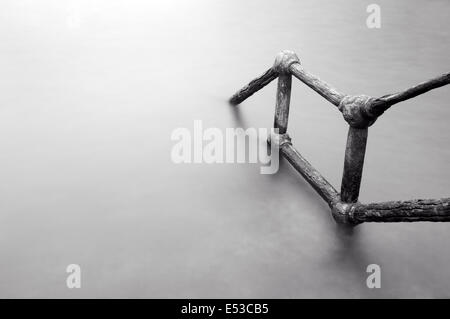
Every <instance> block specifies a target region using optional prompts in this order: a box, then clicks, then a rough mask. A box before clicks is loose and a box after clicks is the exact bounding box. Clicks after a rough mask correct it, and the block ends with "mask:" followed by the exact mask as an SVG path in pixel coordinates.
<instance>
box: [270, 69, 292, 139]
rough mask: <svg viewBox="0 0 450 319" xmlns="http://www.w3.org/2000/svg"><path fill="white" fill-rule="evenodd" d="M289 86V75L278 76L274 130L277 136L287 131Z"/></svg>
mask: <svg viewBox="0 0 450 319" xmlns="http://www.w3.org/2000/svg"><path fill="white" fill-rule="evenodd" d="M291 85H292V76H291V75H290V74H280V75H279V76H278V88H277V100H276V106H275V119H274V128H276V129H278V133H279V134H284V133H286V131H287V126H288V117H289V103H290V100H291Z"/></svg>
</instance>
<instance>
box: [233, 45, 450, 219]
mask: <svg viewBox="0 0 450 319" xmlns="http://www.w3.org/2000/svg"><path fill="white" fill-rule="evenodd" d="M292 76H294V77H296V78H297V79H299V80H300V81H301V82H303V83H304V84H306V85H307V86H309V87H310V88H311V89H313V90H314V91H316V92H317V93H318V94H320V95H321V96H322V97H323V98H325V99H326V100H328V101H329V102H330V103H332V104H333V105H335V106H337V107H338V109H339V111H340V112H341V113H342V115H343V117H344V120H345V121H346V122H347V123H348V125H349V130H348V136H347V145H346V149H345V158H344V171H343V174H342V183H341V192H340V193H338V192H337V191H336V189H335V188H334V187H333V186H332V185H331V184H330V183H329V182H328V181H327V180H326V179H325V178H324V177H323V176H322V175H321V174H320V173H319V172H318V171H317V170H316V169H315V168H314V167H313V166H312V165H311V164H310V163H309V162H308V161H307V160H306V159H305V158H304V157H303V156H302V155H301V154H300V153H299V152H298V151H297V150H296V149H295V148H294V146H293V145H292V143H291V138H290V137H289V135H288V134H287V126H288V118H289V105H290V97H291V85H292ZM277 77H278V85H277V95H276V106H275V119H274V128H277V129H278V133H277V134H272V136H271V137H270V138H269V141H268V142H269V143H275V144H276V145H277V146H278V147H279V149H280V154H281V155H282V156H284V157H285V158H286V159H287V160H288V161H289V163H290V164H291V165H292V166H293V167H294V168H295V169H296V170H297V171H298V172H299V173H300V174H301V175H302V176H303V178H304V179H305V180H306V181H307V182H308V183H309V184H310V185H311V186H312V187H313V188H314V190H315V191H316V192H317V193H318V194H319V195H320V196H321V197H322V199H323V200H325V202H327V204H328V205H329V206H330V208H331V212H332V216H333V217H334V219H335V220H336V221H337V222H338V223H345V224H351V225H356V224H360V223H363V222H415V221H431V222H442V221H450V198H442V199H416V200H409V201H392V202H384V203H371V204H362V203H360V202H358V197H359V190H360V185H361V178H362V172H363V166H364V156H365V151H366V144H367V136H368V128H369V126H371V125H373V124H374V123H375V121H376V120H377V118H378V117H379V116H380V115H382V114H383V113H384V111H386V110H387V109H388V108H389V107H391V106H392V105H394V104H396V103H399V102H402V101H405V100H407V99H411V98H413V97H416V96H418V95H420V94H423V93H426V92H428V91H430V90H433V89H436V88H439V87H442V86H444V85H447V84H450V73H446V74H443V75H441V76H438V77H436V78H434V79H431V80H429V81H426V82H423V83H420V84H418V85H416V86H413V87H411V88H409V89H407V90H404V91H402V92H399V93H394V94H388V95H384V96H382V97H379V98H374V97H371V96H367V95H345V94H342V93H340V92H338V91H337V90H336V89H334V88H333V87H331V86H330V85H329V84H327V83H326V82H324V81H322V80H321V79H319V78H318V77H316V76H314V75H312V74H310V73H308V72H307V71H306V70H304V69H303V67H302V66H301V64H300V61H299V59H298V57H297V55H296V54H295V53H294V52H291V51H282V52H280V53H279V54H278V55H277V57H276V59H275V63H274V65H273V66H272V67H271V68H270V69H269V70H267V71H266V72H265V73H264V74H263V75H261V76H260V77H258V78H256V79H254V80H253V81H251V82H250V83H249V84H248V85H246V86H245V87H243V88H242V89H241V90H239V91H238V92H237V93H236V94H234V95H233V96H232V97H231V99H230V103H231V104H232V105H238V104H240V103H242V102H243V101H244V100H245V99H247V98H248V97H250V96H251V95H252V94H254V93H255V92H257V91H259V90H260V89H262V88H263V87H264V86H266V85H267V84H269V83H270V82H271V81H273V80H274V79H276V78H277Z"/></svg>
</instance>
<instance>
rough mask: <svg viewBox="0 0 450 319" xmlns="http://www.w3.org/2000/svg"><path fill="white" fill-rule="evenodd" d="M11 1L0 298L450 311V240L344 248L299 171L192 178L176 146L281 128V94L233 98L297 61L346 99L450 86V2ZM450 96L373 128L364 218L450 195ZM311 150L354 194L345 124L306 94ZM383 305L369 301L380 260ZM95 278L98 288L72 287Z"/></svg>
mask: <svg viewBox="0 0 450 319" xmlns="http://www.w3.org/2000/svg"><path fill="white" fill-rule="evenodd" d="M372 2H373V1H360V0H358V1H357V0H352V1H348V0H346V1H343V0H340V1H336V0H320V1H317V0H315V1H313V0H305V1H294V0H281V1H274V0H264V1H260V0H245V1H237V0H226V1H225V0H213V1H211V0H209V1H207V0H193V1H182V0H179V1H171V0H169V1H167V0H164V1H163V0H161V1H137V0H131V1H124V0H97V1H66V0H54V1H49V0H42V1H31V0H29V1H24V0H3V1H1V3H0V149H1V152H0V177H1V178H0V297H3V298H10V297H25V298H28V297H41V298H49V297H60V298H79V297H87V298H91V297H120V298H122V297H124V298H131V297H137V298H144V297H145V298H155V297H158V298H169V297H170V298H219V297H221V298H232V297H234V298H301V297H327V298H335V297H344V298H347V297H348V298H359V297H368V298H379V297H386V298H391V297H425V298H428V297H447V298H448V297H450V267H448V265H449V262H450V245H448V242H449V241H450V224H448V223H436V224H432V223H413V224H364V225H361V226H358V227H357V228H355V229H354V231H353V233H347V232H343V231H342V230H340V228H338V227H337V226H336V224H335V222H334V221H333V220H332V218H331V215H330V213H329V209H328V207H327V206H326V204H324V203H323V202H322V200H321V199H320V198H319V196H318V195H317V194H316V193H315V192H314V191H313V190H312V189H311V187H310V186H309V185H308V184H307V183H306V182H305V181H304V180H303V179H302V178H301V177H300V176H299V175H298V174H297V173H296V172H295V171H294V170H293V169H292V168H291V167H290V165H289V164H288V163H287V162H286V161H282V163H281V168H280V171H279V173H278V174H276V175H272V176H271V175H261V174H259V165H244V164H239V165H237V164H235V165H233V164H222V165H219V164H210V165H208V164H196V165H194V164H192V165H188V164H178V165H177V164H174V163H173V162H172V161H171V158H170V151H171V148H172V146H173V145H174V142H172V141H171V140H170V135H171V132H172V131H173V130H174V129H176V128H178V127H186V128H189V129H193V124H194V120H202V121H203V124H204V126H205V127H218V128H227V127H244V128H247V127H256V128H260V127H270V126H271V125H272V123H273V113H274V102H275V87H276V84H275V83H272V84H270V85H269V86H268V87H267V88H265V89H264V90H262V91H261V92H259V93H257V94H255V95H254V96H253V97H251V98H250V99H249V100H248V101H246V102H245V103H243V104H242V105H241V106H240V107H239V108H237V109H234V108H232V107H230V106H229V105H228V104H227V99H228V98H229V97H230V95H231V94H233V93H234V92H235V91H236V90H237V89H239V88H240V87H241V86H242V85H244V84H246V83H247V82H248V81H249V80H251V79H252V78H254V77H255V76H257V75H259V74H261V73H262V72H263V71H265V70H266V69H267V68H268V67H270V66H271V65H272V63H273V60H274V58H275V55H276V54H277V53H278V52H279V51H281V50H283V49H291V50H293V51H295V52H297V54H298V56H299V58H300V60H301V61H302V64H303V65H304V67H305V68H306V69H307V70H308V71H309V72H311V73H313V74H315V75H317V76H319V77H321V78H323V79H324V80H325V81H327V82H329V83H331V84H332V85H333V86H335V87H336V88H337V89H339V90H340V91H342V92H343V93H349V94H360V93H365V94H369V95H373V96H379V95H384V94H387V93H392V92H395V91H397V90H401V89H404V88H406V87H409V86H411V85H414V84H417V83H419V82H422V81H424V80H427V79H429V78H431V77H434V76H436V75H439V74H441V73H444V72H448V71H449V67H450V55H449V53H448V52H449V49H450V41H449V40H450V30H449V28H448V21H450V2H448V1H445V0H432V1H426V0H415V1H406V0H402V1H377V2H376V3H378V4H379V5H380V6H381V19H382V27H381V29H368V28H367V26H366V18H367V16H368V14H367V13H366V7H367V5H369V4H370V3H372ZM449 98H450V88H449V87H445V88H441V89H438V90H434V91H432V92H429V93H427V94H425V95H422V96H420V97H417V98H415V99H413V100H410V101H407V102H403V103H401V104H399V105H396V106H394V107H392V109H390V110H389V111H387V112H386V113H385V115H383V117H382V118H380V119H379V120H378V121H377V123H375V125H374V126H373V127H371V128H370V130H369V139H368V148H367V153H366V163H365V167H364V174H363V181H362V188H361V197H360V200H361V201H362V202H373V201H387V200H400V199H412V198H439V197H448V196H449V195H450V169H449V168H450V166H449V163H450V149H449V145H450V126H449V119H450V107H449V103H448V101H449ZM291 103H292V104H291V114H290V122H289V133H290V135H291V137H292V138H293V143H294V145H295V146H296V147H297V148H298V149H299V150H300V151H301V152H302V154H304V156H305V157H306V158H307V159H308V160H309V161H310V162H311V163H312V164H313V165H314V166H315V167H317V168H318V169H319V170H320V172H321V173H322V174H323V175H324V176H325V177H326V178H327V179H328V180H329V181H330V182H331V183H332V184H333V185H334V186H335V187H336V188H338V189H339V187H340V179H341V174H342V167H343V158H344V148H345V139H346V130H347V127H346V124H345V122H344V121H343V119H342V117H341V115H340V113H339V112H338V111H337V110H336V108H335V107H334V106H332V105H331V104H329V103H328V102H327V101H325V100H324V99H323V98H321V97H320V96H319V95H317V94H316V93H315V92H313V91H312V90H310V89H309V88H307V87H306V86H305V85H303V84H302V83H300V82H298V81H297V80H295V79H294V82H293V92H292V99H291ZM371 263H376V264H379V265H380V266H381V271H382V286H381V289H374V290H370V289H368V288H367V287H366V277H367V273H366V272H365V270H366V267H367V265H368V264H371ZM69 264H79V265H80V266H81V269H82V288H81V289H72V290H69V289H68V288H67V287H66V276H67V274H66V272H65V269H66V266H67V265H69Z"/></svg>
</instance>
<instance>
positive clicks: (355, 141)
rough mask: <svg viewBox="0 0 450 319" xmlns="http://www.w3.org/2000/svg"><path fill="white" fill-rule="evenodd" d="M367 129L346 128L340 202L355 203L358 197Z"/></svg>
mask: <svg viewBox="0 0 450 319" xmlns="http://www.w3.org/2000/svg"><path fill="white" fill-rule="evenodd" d="M367 134H368V128H367V127H366V128H363V129H358V128H354V127H351V126H350V127H349V128H348V135H347V146H346V148H345V159H344V172H343V174H342V183H341V201H342V202H344V203H355V202H356V201H357V200H358V197H359V188H360V186H361V177H362V172H363V166H364V155H365V153H366V144H367Z"/></svg>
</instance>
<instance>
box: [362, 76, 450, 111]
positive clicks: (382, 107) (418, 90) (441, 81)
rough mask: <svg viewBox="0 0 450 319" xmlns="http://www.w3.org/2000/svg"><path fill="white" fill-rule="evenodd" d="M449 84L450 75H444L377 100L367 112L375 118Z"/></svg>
mask: <svg viewBox="0 0 450 319" xmlns="http://www.w3.org/2000/svg"><path fill="white" fill-rule="evenodd" d="M447 84H450V73H445V74H442V75H440V76H438V77H435V78H434V79H431V80H428V81H425V82H422V83H420V84H418V85H416V86H413V87H411V88H409V89H406V90H404V91H402V92H399V93H394V94H388V95H384V96H382V97H379V98H375V99H374V100H373V101H372V102H371V103H370V104H368V105H367V109H366V112H367V113H369V114H373V115H374V116H380V115H381V114H383V113H384V111H386V110H387V109H388V108H390V107H391V106H392V105H394V104H397V103H399V102H402V101H405V100H408V99H411V98H413V97H416V96H418V95H421V94H424V93H426V92H428V91H431V90H433V89H437V88H440V87H441V86H444V85H447Z"/></svg>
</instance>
